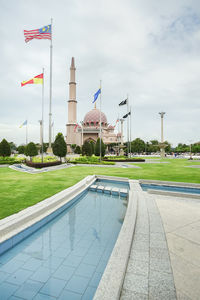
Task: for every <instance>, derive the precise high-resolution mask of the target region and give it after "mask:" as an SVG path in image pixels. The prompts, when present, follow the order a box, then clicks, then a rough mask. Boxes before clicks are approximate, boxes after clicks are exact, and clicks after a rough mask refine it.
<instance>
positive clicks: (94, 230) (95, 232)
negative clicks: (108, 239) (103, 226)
mask: <svg viewBox="0 0 200 300" xmlns="http://www.w3.org/2000/svg"><path fill="white" fill-rule="evenodd" d="M92 232H93V235H94V237H95V238H96V239H97V240H98V241H100V236H99V234H98V232H97V230H96V228H92Z"/></svg>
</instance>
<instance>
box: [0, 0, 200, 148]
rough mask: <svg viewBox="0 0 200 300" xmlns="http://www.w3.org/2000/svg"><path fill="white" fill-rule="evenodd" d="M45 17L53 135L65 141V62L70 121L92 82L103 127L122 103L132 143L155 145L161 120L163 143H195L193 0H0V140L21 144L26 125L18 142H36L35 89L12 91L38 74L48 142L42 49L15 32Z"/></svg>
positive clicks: (199, 71)
mask: <svg viewBox="0 0 200 300" xmlns="http://www.w3.org/2000/svg"><path fill="white" fill-rule="evenodd" d="M51 18H53V90H52V93H53V96H52V119H53V121H54V130H53V131H54V135H56V133H58V132H62V133H63V134H64V135H66V123H67V114H68V107H67V100H68V99H69V85H68V83H69V67H70V63H71V57H72V56H74V57H75V65H76V82H77V101H78V105H77V120H78V121H79V122H80V121H82V120H83V118H84V115H85V114H86V113H87V112H88V111H90V110H91V109H92V108H93V104H92V100H93V94H94V93H95V92H96V91H97V90H98V88H99V82H100V80H102V111H103V112H104V113H105V114H106V116H107V119H108V122H109V123H110V124H112V125H114V124H115V122H116V119H117V118H118V115H119V117H122V116H123V115H124V114H125V113H126V106H122V107H119V106H118V104H119V103H120V102H121V101H122V100H124V99H125V98H126V96H127V94H128V95H129V100H130V104H131V106H132V130H131V132H132V139H135V138H136V137H140V138H142V139H144V140H145V141H149V140H152V139H157V140H160V135H161V125H160V124H161V122H160V115H159V112H161V111H164V112H166V114H165V117H164V139H165V140H167V141H169V142H170V143H172V144H173V146H176V145H177V143H179V142H182V143H186V144H189V143H194V142H197V141H200V130H199V128H200V1H199V0H189V1H188V0H176V1H174V0H168V1H166V0H160V1H157V0H123V1H122V0H121V1H120V0H85V1H83V0H71V1H69V0H59V1H55V0H54V1H53V0H48V1H46V0H42V1H27V0H21V1H20V0H16V1H8V0H0V60H1V64H0V104H1V106H0V141H1V140H2V139H3V138H6V139H7V140H8V141H9V142H11V141H13V142H15V143H16V144H17V145H20V144H22V143H25V136H26V135H25V127H22V128H19V126H20V125H21V124H22V123H23V122H24V121H25V120H26V119H28V140H29V141H34V142H39V133H40V131H39V122H38V120H40V119H41V113H42V99H41V98H42V97H41V95H42V93H41V85H26V86H24V87H21V86H20V83H21V81H23V80H28V79H30V78H32V77H34V76H36V75H38V74H40V73H42V68H43V67H44V68H45V111H44V127H45V128H44V130H45V141H46V142H47V141H48V122H49V121H48V114H49V69H50V68H49V60H50V58H49V57H50V55H49V53H50V51H49V45H50V41H49V40H32V41H30V42H29V43H27V44H26V43H25V41H24V35H23V30H24V29H26V30H31V29H37V28H41V27H43V26H44V25H48V24H50V19H51ZM97 107H99V101H98V100H97ZM125 123H126V122H125ZM125 126H126V125H125ZM124 129H125V139H126V128H124Z"/></svg>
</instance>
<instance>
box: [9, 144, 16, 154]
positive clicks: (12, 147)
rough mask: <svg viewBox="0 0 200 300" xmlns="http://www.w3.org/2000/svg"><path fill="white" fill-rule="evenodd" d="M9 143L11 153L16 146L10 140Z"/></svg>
mask: <svg viewBox="0 0 200 300" xmlns="http://www.w3.org/2000/svg"><path fill="white" fill-rule="evenodd" d="M9 145H10V149H11V153H14V152H15V151H16V150H17V146H16V145H15V143H13V142H10V143H9Z"/></svg>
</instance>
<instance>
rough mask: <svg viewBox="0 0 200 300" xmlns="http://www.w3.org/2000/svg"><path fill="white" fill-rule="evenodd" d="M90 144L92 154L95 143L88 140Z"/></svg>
mask: <svg viewBox="0 0 200 300" xmlns="http://www.w3.org/2000/svg"><path fill="white" fill-rule="evenodd" d="M90 145H91V149H92V154H94V150H95V144H94V142H93V141H90Z"/></svg>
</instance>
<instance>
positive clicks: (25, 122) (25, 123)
mask: <svg viewBox="0 0 200 300" xmlns="http://www.w3.org/2000/svg"><path fill="white" fill-rule="evenodd" d="M24 125H27V120H26V121H24V123H22V124H21V125H20V126H19V128H22V127H23V126H24Z"/></svg>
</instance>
